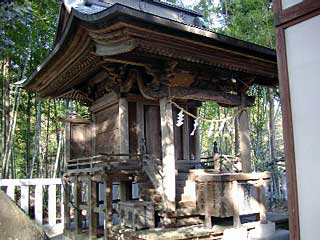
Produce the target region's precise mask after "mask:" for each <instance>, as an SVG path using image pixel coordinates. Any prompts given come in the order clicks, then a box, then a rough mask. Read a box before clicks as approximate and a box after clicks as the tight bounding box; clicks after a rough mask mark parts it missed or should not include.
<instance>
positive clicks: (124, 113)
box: [119, 97, 129, 154]
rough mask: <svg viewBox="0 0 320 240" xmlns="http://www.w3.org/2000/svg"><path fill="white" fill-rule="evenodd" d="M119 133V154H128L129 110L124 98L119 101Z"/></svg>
mask: <svg viewBox="0 0 320 240" xmlns="http://www.w3.org/2000/svg"><path fill="white" fill-rule="evenodd" d="M119 131H120V135H119V136H120V153H122V154H123V153H125V154H129V109H128V100H127V98H125V97H121V98H120V100H119Z"/></svg>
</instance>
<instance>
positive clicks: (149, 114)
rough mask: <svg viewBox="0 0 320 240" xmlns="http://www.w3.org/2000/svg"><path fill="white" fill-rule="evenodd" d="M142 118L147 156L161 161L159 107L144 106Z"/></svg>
mask: <svg viewBox="0 0 320 240" xmlns="http://www.w3.org/2000/svg"><path fill="white" fill-rule="evenodd" d="M144 116H145V123H144V125H145V128H144V129H145V139H146V150H147V154H149V155H150V156H151V157H153V158H155V159H161V125H160V107H159V106H151V105H145V106H144Z"/></svg>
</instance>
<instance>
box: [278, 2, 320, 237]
mask: <svg viewBox="0 0 320 240" xmlns="http://www.w3.org/2000/svg"><path fill="white" fill-rule="evenodd" d="M274 11H275V18H276V20H275V23H276V36H277V54H278V67H279V80H280V93H281V102H282V108H283V128H284V141H285V153H286V161H287V177H288V194H289V196H288V199H289V222H290V239H294V240H299V239H303V240H305V239H307V240H308V239H310V240H311V239H318V238H319V236H320V228H319V221H318V219H319V214H320V207H319V201H318V199H319V198H320V188H319V185H318V175H319V169H320V161H319V159H318V156H319V153H318V150H319V147H320V144H319V136H320V125H319V117H320V109H319V102H320V94H319V89H320V81H319V69H320V44H319V43H320V1H319V0H275V1H274Z"/></svg>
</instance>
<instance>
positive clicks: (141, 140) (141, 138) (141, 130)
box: [137, 102, 145, 154]
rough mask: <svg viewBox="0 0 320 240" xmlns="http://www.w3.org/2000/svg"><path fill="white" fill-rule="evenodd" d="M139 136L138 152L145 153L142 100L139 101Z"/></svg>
mask: <svg viewBox="0 0 320 240" xmlns="http://www.w3.org/2000/svg"><path fill="white" fill-rule="evenodd" d="M137 138H138V146H137V147H138V149H137V153H138V154H144V153H145V149H144V148H145V144H144V139H145V136H144V105H143V103H142V102H137Z"/></svg>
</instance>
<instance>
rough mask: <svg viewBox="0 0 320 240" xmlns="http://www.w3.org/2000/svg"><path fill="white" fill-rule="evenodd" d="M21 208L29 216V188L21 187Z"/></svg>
mask: <svg viewBox="0 0 320 240" xmlns="http://www.w3.org/2000/svg"><path fill="white" fill-rule="evenodd" d="M21 208H22V209H23V211H24V212H25V213H26V214H29V186H21Z"/></svg>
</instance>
